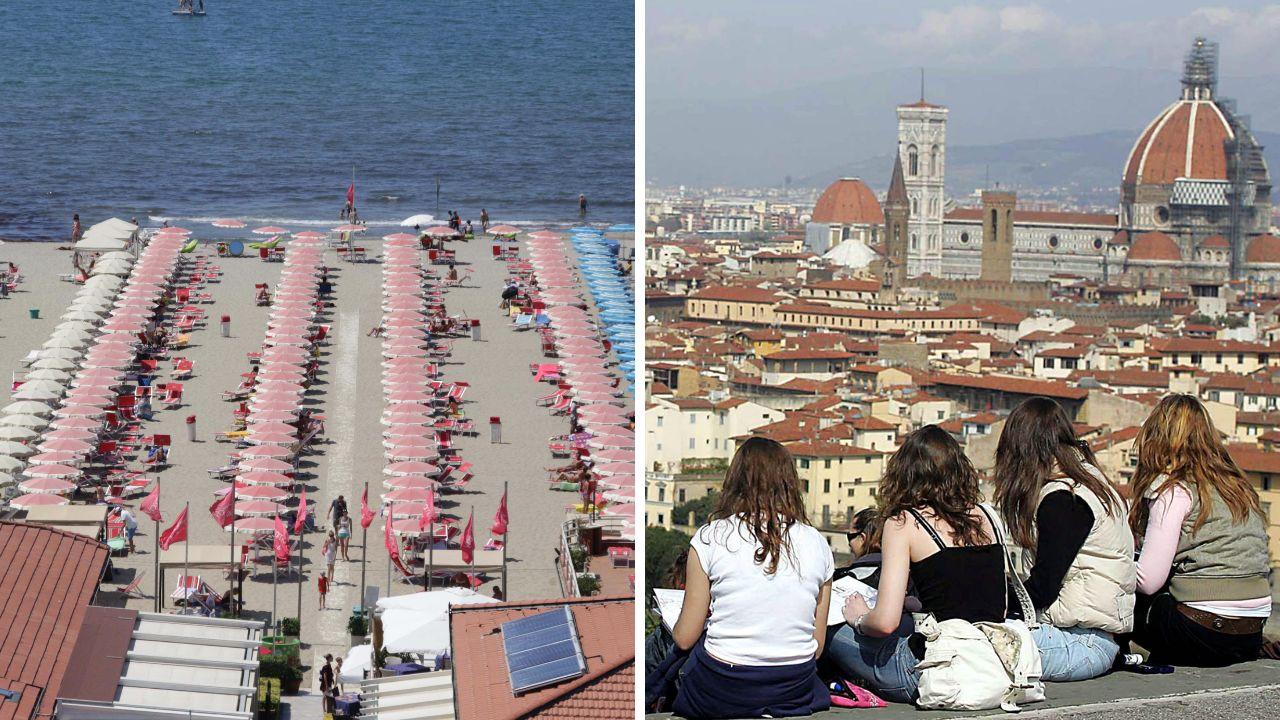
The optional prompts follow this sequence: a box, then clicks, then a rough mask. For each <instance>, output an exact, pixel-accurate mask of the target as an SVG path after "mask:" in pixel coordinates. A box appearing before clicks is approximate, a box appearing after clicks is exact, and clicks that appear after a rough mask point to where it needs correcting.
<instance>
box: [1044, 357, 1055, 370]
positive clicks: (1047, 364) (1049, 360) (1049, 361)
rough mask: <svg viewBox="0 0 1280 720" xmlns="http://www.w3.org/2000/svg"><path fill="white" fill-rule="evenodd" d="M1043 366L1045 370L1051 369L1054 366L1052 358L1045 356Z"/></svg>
mask: <svg viewBox="0 0 1280 720" xmlns="http://www.w3.org/2000/svg"><path fill="white" fill-rule="evenodd" d="M1044 367H1045V369H1046V370H1052V369H1053V368H1054V358H1051V357H1047V358H1045V359H1044Z"/></svg>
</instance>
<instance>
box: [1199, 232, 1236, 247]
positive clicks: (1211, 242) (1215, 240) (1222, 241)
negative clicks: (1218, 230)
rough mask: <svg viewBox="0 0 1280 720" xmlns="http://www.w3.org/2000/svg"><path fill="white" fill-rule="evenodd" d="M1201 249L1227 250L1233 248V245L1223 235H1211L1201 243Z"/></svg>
mask: <svg viewBox="0 0 1280 720" xmlns="http://www.w3.org/2000/svg"><path fill="white" fill-rule="evenodd" d="M1200 247H1202V248H1222V249H1227V248H1230V247H1231V243H1230V242H1228V241H1227V239H1226V238H1224V237H1222V236H1221V235H1211V236H1209V237H1207V238H1205V239H1204V240H1203V241H1201V242H1200Z"/></svg>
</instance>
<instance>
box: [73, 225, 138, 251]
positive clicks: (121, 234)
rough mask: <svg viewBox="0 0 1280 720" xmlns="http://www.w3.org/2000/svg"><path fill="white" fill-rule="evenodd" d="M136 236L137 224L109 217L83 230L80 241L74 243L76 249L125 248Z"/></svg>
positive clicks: (107, 249)
mask: <svg viewBox="0 0 1280 720" xmlns="http://www.w3.org/2000/svg"><path fill="white" fill-rule="evenodd" d="M137 237H138V226H137V225H134V224H133V223H131V222H127V221H125V220H121V219H120V218H110V219H108V220H103V221H102V222H100V223H97V224H94V225H91V226H90V227H89V229H88V230H85V231H84V235H82V236H81V238H80V241H79V242H77V243H76V250H87V251H93V252H110V251H112V250H127V249H129V245H130V244H131V243H132V242H133V241H134V240H136V239H137Z"/></svg>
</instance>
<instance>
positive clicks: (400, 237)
mask: <svg viewBox="0 0 1280 720" xmlns="http://www.w3.org/2000/svg"><path fill="white" fill-rule="evenodd" d="M382 239H383V240H386V241H387V242H405V241H407V240H417V239H418V236H417V235H410V234H409V233H391V234H390V235H383V236H382Z"/></svg>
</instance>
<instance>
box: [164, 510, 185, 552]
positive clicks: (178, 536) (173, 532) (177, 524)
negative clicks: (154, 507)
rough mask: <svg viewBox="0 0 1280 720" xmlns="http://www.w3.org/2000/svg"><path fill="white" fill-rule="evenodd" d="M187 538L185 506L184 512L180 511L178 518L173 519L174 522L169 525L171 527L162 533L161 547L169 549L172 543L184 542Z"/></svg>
mask: <svg viewBox="0 0 1280 720" xmlns="http://www.w3.org/2000/svg"><path fill="white" fill-rule="evenodd" d="M186 539H187V509H186V508H183V509H182V512H180V513H178V519H177V520H174V521H173V524H172V525H170V526H169V529H167V530H165V531H164V532H162V533H160V549H161V550H168V549H169V546H170V545H172V544H174V543H176V542H182V541H183V540H186Z"/></svg>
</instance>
